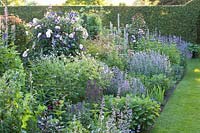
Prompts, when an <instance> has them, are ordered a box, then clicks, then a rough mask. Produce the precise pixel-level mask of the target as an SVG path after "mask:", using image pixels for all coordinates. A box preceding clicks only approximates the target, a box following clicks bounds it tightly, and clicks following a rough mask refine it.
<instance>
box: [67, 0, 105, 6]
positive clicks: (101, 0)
mask: <svg viewBox="0 0 200 133" xmlns="http://www.w3.org/2000/svg"><path fill="white" fill-rule="evenodd" d="M104 4H105V0H67V1H66V2H65V5H104Z"/></svg>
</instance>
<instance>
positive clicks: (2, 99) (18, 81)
mask: <svg viewBox="0 0 200 133" xmlns="http://www.w3.org/2000/svg"><path fill="white" fill-rule="evenodd" d="M24 84H25V75H24V73H23V71H22V70H17V71H16V70H8V71H6V72H5V73H4V75H3V77H2V78H0V119H1V121H2V122H1V126H0V132H22V131H23V130H27V128H28V127H27V122H28V121H30V120H31V119H32V120H33V119H34V117H35V115H34V114H33V111H34V109H33V108H32V106H31V105H33V100H34V98H33V96H32V95H31V94H28V93H27V94H23V92H22V88H23V87H24ZM29 128H31V127H29Z"/></svg>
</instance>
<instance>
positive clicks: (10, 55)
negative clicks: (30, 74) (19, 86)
mask: <svg viewBox="0 0 200 133" xmlns="http://www.w3.org/2000/svg"><path fill="white" fill-rule="evenodd" d="M9 69H23V66H22V62H21V60H20V58H19V56H18V54H17V52H16V51H15V49H14V48H8V47H4V46H2V45H1V44H0V76H2V75H3V73H4V72H6V71H7V70H9Z"/></svg>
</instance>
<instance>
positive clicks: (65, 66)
mask: <svg viewBox="0 0 200 133" xmlns="http://www.w3.org/2000/svg"><path fill="white" fill-rule="evenodd" d="M102 70H103V68H102V67H101V66H100V64H99V63H98V62H97V61H95V60H94V59H92V58H86V57H83V59H81V60H78V59H74V61H73V62H71V61H70V60H67V59H66V60H65V59H63V58H55V57H44V58H42V59H41V60H37V61H36V62H34V63H33V64H32V65H31V72H32V74H33V87H34V89H35V90H37V93H38V98H39V100H41V101H52V100H53V99H67V100H70V101H72V102H78V101H82V100H84V99H85V89H86V86H87V82H88V81H89V80H95V81H96V82H97V84H98V85H99V84H101V83H102V84H103V82H102V79H101V72H102ZM102 84H101V85H102ZM102 86H103V85H102Z"/></svg>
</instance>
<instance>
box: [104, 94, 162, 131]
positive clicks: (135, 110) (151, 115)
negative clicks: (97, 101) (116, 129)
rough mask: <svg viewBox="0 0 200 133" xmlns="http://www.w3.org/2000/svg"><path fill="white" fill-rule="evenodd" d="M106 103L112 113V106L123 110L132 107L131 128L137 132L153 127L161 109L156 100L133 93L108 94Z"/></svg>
mask: <svg viewBox="0 0 200 133" xmlns="http://www.w3.org/2000/svg"><path fill="white" fill-rule="evenodd" d="M105 103H106V108H108V109H109V110H110V114H112V110H111V107H114V108H116V110H119V111H123V110H124V109H125V108H129V109H131V110H132V116H131V123H130V127H129V129H131V130H132V131H135V132H137V131H138V130H139V131H141V130H147V129H148V128H149V127H151V126H152V125H153V124H154V122H155V120H156V118H157V117H158V116H159V111H160V106H159V104H157V103H156V102H154V101H152V100H150V99H149V98H139V97H135V96H132V95H127V96H126V97H121V98H119V97H112V96H106V97H105ZM126 106H128V107H126Z"/></svg>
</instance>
